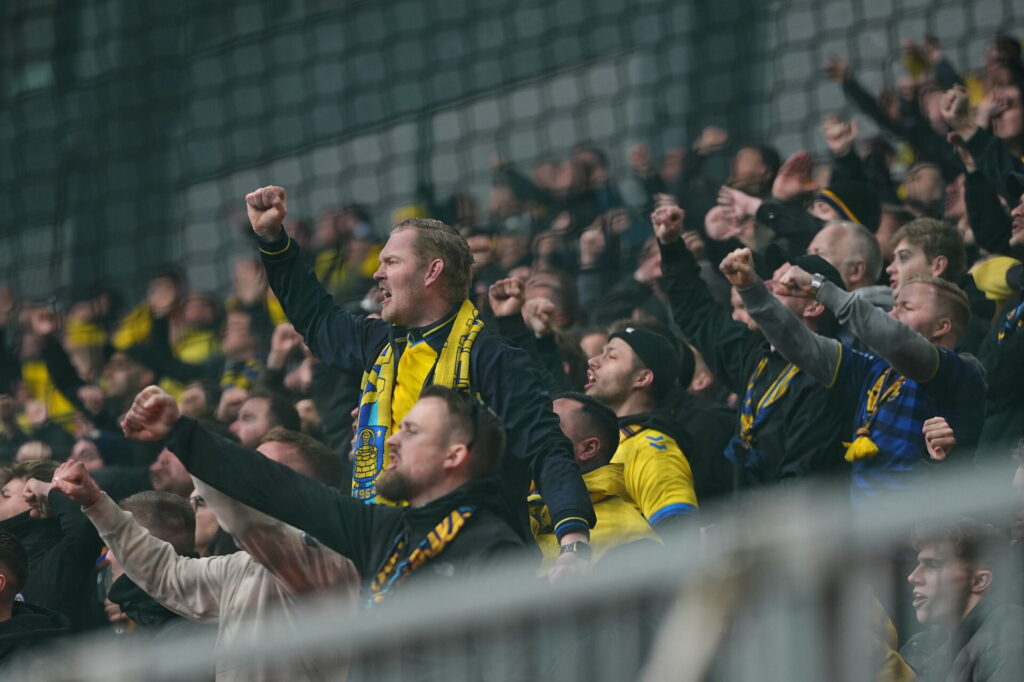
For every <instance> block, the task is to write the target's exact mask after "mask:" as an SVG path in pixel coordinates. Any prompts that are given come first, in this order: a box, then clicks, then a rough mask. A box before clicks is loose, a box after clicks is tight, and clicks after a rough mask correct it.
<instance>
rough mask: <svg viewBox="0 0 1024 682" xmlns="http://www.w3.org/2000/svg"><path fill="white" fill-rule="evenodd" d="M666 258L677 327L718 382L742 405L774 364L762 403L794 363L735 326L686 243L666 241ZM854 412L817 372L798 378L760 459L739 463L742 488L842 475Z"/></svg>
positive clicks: (763, 432) (757, 447) (763, 434)
mask: <svg viewBox="0 0 1024 682" xmlns="http://www.w3.org/2000/svg"><path fill="white" fill-rule="evenodd" d="M661 256H662V261H661V268H662V273H663V278H662V286H663V287H664V288H665V291H666V293H667V294H668V297H669V304H670V306H671V308H672V317H673V319H674V321H675V323H676V324H677V325H679V328H680V329H681V330H682V332H683V334H684V335H685V336H686V338H687V340H689V342H690V343H692V344H693V345H694V346H696V347H697V350H699V351H700V353H701V355H703V356H704V361H705V362H706V363H707V365H708V367H709V368H710V369H711V371H712V373H713V374H714V375H715V377H716V378H717V379H718V380H719V381H721V382H722V383H723V384H724V385H725V386H726V387H728V389H729V390H730V391H732V392H735V393H737V394H738V395H739V398H740V401H741V402H742V401H743V398H744V395H745V394H746V391H747V383H748V381H749V379H750V377H751V376H752V375H753V373H754V368H755V367H756V365H757V364H758V362H759V361H760V360H761V359H762V358H767V359H768V363H767V366H766V368H765V370H764V371H763V372H762V374H761V376H760V378H759V379H758V380H757V381H756V382H755V384H754V398H755V400H754V402H755V404H756V403H757V401H758V400H760V398H761V397H762V396H763V395H764V393H765V392H766V391H767V389H768V387H769V385H770V384H771V383H772V381H773V380H774V379H775V377H776V376H778V375H779V374H780V373H781V372H782V370H783V368H785V367H786V365H787V364H788V363H787V362H786V360H785V358H783V357H782V356H781V355H779V354H778V353H776V352H774V351H773V350H772V349H771V347H770V345H769V344H768V342H767V341H766V340H765V339H764V337H763V336H762V335H761V334H760V332H752V331H750V330H748V329H747V328H746V326H745V325H743V324H741V323H739V322H736V321H734V320H733V319H732V316H731V313H730V310H729V309H728V307H727V306H723V305H721V304H719V303H718V302H717V301H715V300H714V299H713V298H712V297H711V293H710V292H709V291H708V289H707V285H705V284H704V282H703V280H701V278H700V269H699V267H698V266H697V263H696V261H695V260H694V259H693V256H692V255H691V254H690V252H689V251H687V250H686V247H685V246H684V245H683V242H682V240H680V241H678V242H677V243H674V244H663V245H662V246H661ZM856 397H857V396H854V398H856ZM854 407H855V404H854V403H853V402H852V401H851V398H850V396H844V395H841V394H840V392H839V391H830V390H828V389H827V388H826V387H825V386H824V385H822V384H820V383H818V382H817V380H815V379H814V378H813V377H811V376H810V375H808V374H806V373H804V372H800V373H798V374H797V375H796V376H795V377H794V378H793V380H792V382H791V384H790V386H789V390H788V391H787V393H786V394H785V395H784V396H783V397H782V398H781V399H780V401H779V402H778V404H777V405H776V407H775V409H774V410H773V411H772V412H771V414H770V415H769V416H768V417H767V418H766V420H765V421H764V423H763V424H761V425H760V427H759V428H757V429H756V430H755V432H754V440H753V449H752V450H751V453H756V455H755V456H753V457H748V458H747V459H746V460H745V461H736V462H735V463H734V466H735V474H734V476H735V483H736V486H737V487H741V488H742V487H752V486H758V485H763V484H767V483H777V482H782V481H786V480H793V479H797V478H801V477H803V476H807V475H809V474H814V473H820V472H824V471H835V470H836V469H837V468H838V469H839V470H842V469H841V465H842V464H843V462H844V460H843V449H842V446H841V443H840V441H841V440H842V435H843V434H845V433H847V432H848V430H849V427H850V419H851V416H852V413H853V409H854ZM737 431H738V430H737Z"/></svg>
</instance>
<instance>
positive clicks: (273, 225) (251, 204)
mask: <svg viewBox="0 0 1024 682" xmlns="http://www.w3.org/2000/svg"><path fill="white" fill-rule="evenodd" d="M287 200H288V194H287V193H286V192H285V191H284V188H282V187H276V186H274V185H270V186H268V187H260V188H259V189H258V190H255V191H253V192H249V193H248V194H246V195H245V210H246V212H247V213H248V214H249V223H250V224H251V225H252V231H253V232H255V233H256V236H257V237H259V238H260V239H262V240H263V241H265V242H272V241H275V240H276V239H278V238H280V236H281V225H282V224H283V223H284V218H285V216H286V215H288V205H287Z"/></svg>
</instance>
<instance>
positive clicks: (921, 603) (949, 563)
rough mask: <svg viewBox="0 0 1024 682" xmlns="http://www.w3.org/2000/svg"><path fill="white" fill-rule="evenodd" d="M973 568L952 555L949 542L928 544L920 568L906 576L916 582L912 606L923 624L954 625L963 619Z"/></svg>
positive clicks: (923, 548) (919, 557)
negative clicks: (969, 568) (969, 567)
mask: <svg viewBox="0 0 1024 682" xmlns="http://www.w3.org/2000/svg"><path fill="white" fill-rule="evenodd" d="M971 578H972V575H971V571H970V570H968V568H967V566H965V565H964V564H963V562H961V561H960V560H959V559H957V558H956V557H955V556H954V554H953V547H952V545H950V543H948V542H939V543H935V544H930V545H925V546H924V547H922V548H921V550H920V551H919V552H918V553H917V567H916V568H914V570H913V571H912V572H911V573H910V575H908V576H907V581H908V582H909V583H910V584H911V585H913V587H914V590H913V606H914V611H915V613H916V615H917V620H918V622H919V623H921V624H922V625H945V626H952V625H955V624H956V623H958V622H960V619H961V618H963V616H964V611H965V610H966V607H967V598H968V597H969V596H970V593H971Z"/></svg>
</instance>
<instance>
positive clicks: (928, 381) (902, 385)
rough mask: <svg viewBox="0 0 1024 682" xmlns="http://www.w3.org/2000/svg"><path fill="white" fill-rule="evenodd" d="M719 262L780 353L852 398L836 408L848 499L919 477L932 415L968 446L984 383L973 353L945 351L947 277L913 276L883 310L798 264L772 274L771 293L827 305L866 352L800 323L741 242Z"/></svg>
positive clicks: (974, 437) (953, 299) (953, 292)
mask: <svg viewBox="0 0 1024 682" xmlns="http://www.w3.org/2000/svg"><path fill="white" fill-rule="evenodd" d="M721 270H722V272H723V274H725V276H726V277H727V278H728V279H729V282H730V283H731V284H732V285H733V286H735V287H736V288H737V289H738V290H739V292H740V296H741V297H742V299H743V303H744V305H745V306H746V308H747V311H748V312H749V313H750V316H751V317H752V318H754V320H755V321H756V322H757V323H758V325H759V326H760V327H761V329H762V330H763V331H764V334H765V337H766V338H767V339H768V340H769V341H770V342H771V343H772V344H773V345H774V346H775V347H776V348H777V349H778V351H779V353H781V354H782V355H783V356H785V357H786V358H787V359H788V360H789V361H791V362H793V363H795V364H796V366H798V367H800V369H801V370H802V371H804V372H806V373H807V374H808V375H809V376H811V377H814V378H815V379H816V380H817V381H818V382H820V383H821V384H822V385H824V386H826V387H828V388H829V389H831V392H832V393H833V394H841V395H852V396H855V397H856V399H857V403H856V406H855V408H854V409H853V411H852V412H850V411H847V412H845V413H844V415H843V416H844V417H845V420H846V433H847V434H848V439H849V442H848V443H847V444H846V445H847V448H846V455H845V459H846V461H848V462H850V463H851V464H852V465H853V480H852V483H853V488H852V498H853V501H854V503H855V504H864V503H866V502H868V501H870V500H871V499H873V498H875V497H877V496H878V495H880V494H881V493H883V492H885V491H894V490H901V489H905V488H908V487H911V486H917V485H920V484H921V483H922V482H923V480H924V478H925V475H926V469H925V464H926V462H927V461H928V460H929V456H928V451H927V446H926V443H925V438H924V435H923V428H924V423H925V421H926V420H928V419H929V418H931V417H935V416H939V417H944V418H946V420H947V421H948V422H949V424H950V426H952V428H953V430H954V431H955V432H956V433H957V441H958V443H959V445H958V450H959V449H961V448H962V449H963V450H964V451H965V452H967V453H970V452H971V450H972V449H973V447H974V445H975V444H976V443H977V441H978V437H979V435H980V432H981V427H982V423H983V421H984V417H985V381H984V379H983V378H982V370H981V368H980V364H979V363H978V361H977V360H976V359H974V358H973V357H971V356H967V355H964V356H961V355H957V353H955V352H954V351H953V348H955V347H956V342H957V339H959V337H960V334H961V333H963V330H964V328H965V326H966V324H967V318H968V315H969V310H968V304H967V296H966V295H965V294H964V293H963V292H962V291H961V290H960V289H959V288H957V287H956V285H954V284H951V283H949V282H947V281H945V280H942V279H939V278H937V277H930V276H927V275H919V276H916V277H912V278H910V279H909V280H908V281H907V282H905V283H904V284H903V286H902V288H901V289H900V290H899V293H898V294H897V296H896V303H895V306H894V307H893V310H892V312H891V313H890V314H886V313H884V312H882V311H881V310H880V309H878V308H876V307H875V306H873V305H871V303H869V302H867V301H865V300H863V299H861V298H858V297H857V296H854V295H853V294H850V293H848V292H846V291H843V290H842V289H841V288H840V287H838V286H836V285H835V284H834V283H832V282H829V281H826V280H825V278H824V277H822V276H821V275H820V274H811V273H809V272H807V271H806V270H804V269H802V268H800V267H799V266H798V265H792V266H790V267H788V268H786V269H785V270H784V271H782V272H781V273H779V277H778V278H777V279H776V281H775V283H774V288H775V290H776V296H777V295H778V292H780V291H781V292H784V294H785V295H786V296H788V297H792V298H795V299H803V300H805V301H808V302H814V303H816V304H818V305H822V306H825V307H827V308H828V309H829V310H831V311H833V312H834V313H835V315H836V318H837V319H838V320H839V322H840V323H841V324H842V325H843V326H844V327H845V328H846V329H848V330H850V331H851V332H852V333H853V334H855V335H856V336H857V337H858V338H859V339H860V340H861V341H863V342H864V343H865V345H866V346H867V347H868V348H870V349H872V351H873V353H861V352H858V351H856V350H854V349H853V348H851V347H850V346H847V345H845V344H842V343H840V342H839V341H836V340H835V339H832V338H829V337H826V336H822V335H820V334H815V333H813V332H812V331H811V330H809V329H807V328H806V327H805V326H804V325H802V324H800V322H799V320H797V318H796V317H795V316H794V315H793V314H792V311H790V310H787V309H786V307H785V306H783V305H781V304H780V302H779V301H778V300H777V299H776V297H775V296H772V295H771V293H770V292H769V290H768V288H767V287H766V286H765V283H764V282H762V281H761V280H760V279H759V278H758V277H757V274H756V273H755V272H754V266H753V256H752V255H751V253H750V250H749V249H737V250H736V251H734V252H732V253H731V254H729V255H728V256H727V257H726V258H725V260H723V261H722V264H721ZM851 416H852V419H853V423H852V424H851V423H850V418H851ZM958 454H959V453H958ZM961 456H962V455H961Z"/></svg>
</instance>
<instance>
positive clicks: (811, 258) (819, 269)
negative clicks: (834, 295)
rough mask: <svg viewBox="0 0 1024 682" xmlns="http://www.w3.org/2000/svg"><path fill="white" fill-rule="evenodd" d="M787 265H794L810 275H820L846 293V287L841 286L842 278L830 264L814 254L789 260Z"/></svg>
mask: <svg viewBox="0 0 1024 682" xmlns="http://www.w3.org/2000/svg"><path fill="white" fill-rule="evenodd" d="M789 264H790V265H795V266H797V267H798V268H800V269H802V270H805V271H807V272H809V273H811V274H812V275H821V276H822V277H824V278H825V279H827V280H828V281H829V282H832V284H835V285H836V286H837V287H839V288H840V289H842V290H843V291H846V285H845V284H843V278H842V277H840V276H839V271H838V270H836V269H835V268H834V267H832V264H831V263H829V262H828V261H827V260H825V259H824V258H822V257H821V256H818V255H815V254H807V255H806V256H797V257H796V258H790V259H789Z"/></svg>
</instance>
